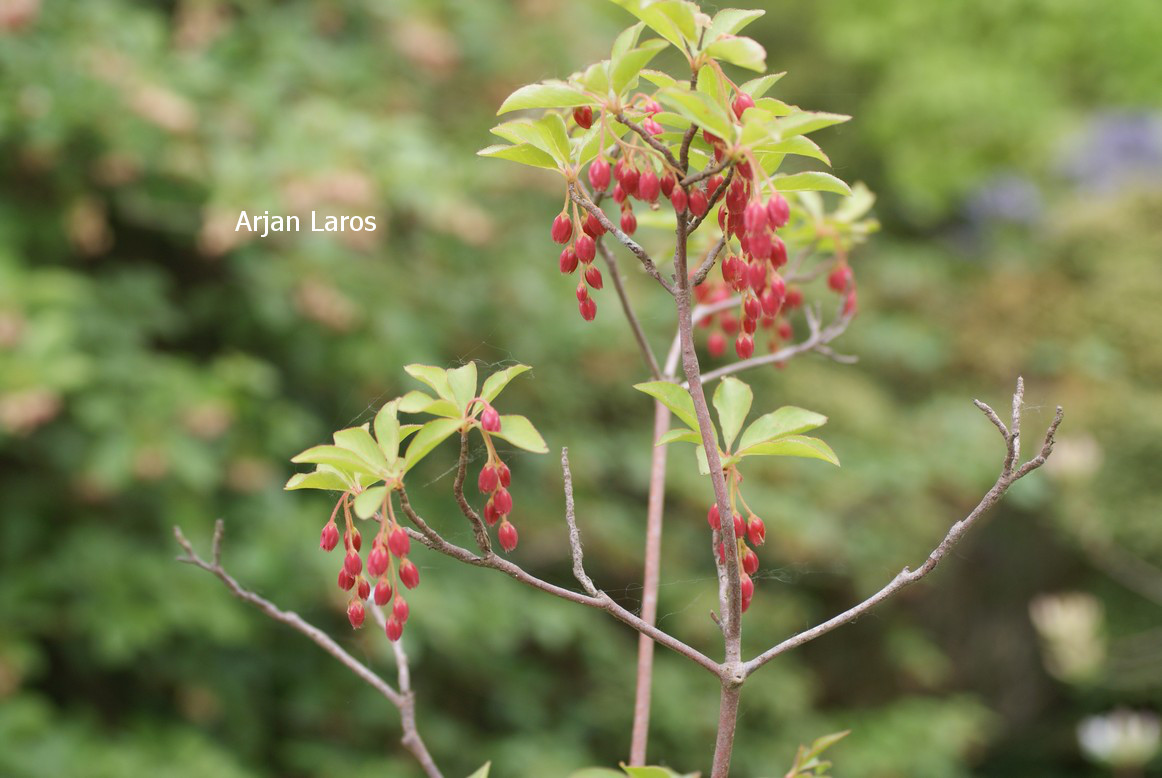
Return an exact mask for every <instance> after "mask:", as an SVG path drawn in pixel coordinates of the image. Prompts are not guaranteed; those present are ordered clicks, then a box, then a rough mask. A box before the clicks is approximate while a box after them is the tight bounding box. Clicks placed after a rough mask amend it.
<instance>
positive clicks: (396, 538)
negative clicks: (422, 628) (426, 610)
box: [319, 496, 420, 640]
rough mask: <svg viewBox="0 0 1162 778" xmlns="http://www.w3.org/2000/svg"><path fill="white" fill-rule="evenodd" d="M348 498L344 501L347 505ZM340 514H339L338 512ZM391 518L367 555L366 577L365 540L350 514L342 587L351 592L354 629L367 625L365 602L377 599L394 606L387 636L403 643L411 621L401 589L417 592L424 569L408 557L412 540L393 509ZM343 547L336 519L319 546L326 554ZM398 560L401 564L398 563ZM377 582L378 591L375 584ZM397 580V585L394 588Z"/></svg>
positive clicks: (350, 615) (349, 607) (349, 610)
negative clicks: (365, 623) (373, 584)
mask: <svg viewBox="0 0 1162 778" xmlns="http://www.w3.org/2000/svg"><path fill="white" fill-rule="evenodd" d="M346 499H347V498H346V496H344V498H343V500H342V501H341V502H342V503H343V504H346ZM336 512H337V511H336ZM386 513H387V516H386V517H385V518H384V519H383V521H382V522H381V523H380V526H379V532H377V533H376V535H375V539H374V540H373V541H372V543H371V551H370V553H368V555H367V570H366V575H364V569H363V557H362V556H360V550H361V548H362V545H363V538H362V536H361V535H360V533H359V530H357V529H355V527H354V526H353V525H352V522H351V517H350V515H348V516H347V531H346V532H345V533H344V534H343V547H344V549H346V552H347V553H346V554H345V555H344V557H343V566H342V567H341V568H340V569H339V581H338V583H339V588H340V589H342V590H343V591H345V592H351V599H350V600H349V601H348V603H347V619H348V621H350V622H351V626H352V628H354V629H358V628H359V627H361V626H363V621H364V618H365V617H366V610H365V608H364V605H363V603H364V601H365V600H367V599H368V598H369V597H374V600H375V604H376V605H380V606H384V605H387V604H388V603H391V611H390V614H389V616H388V619H387V627H386V630H385V631H386V632H387V637H388V639H389V640H399V638H400V635H402V634H403V627H404V624H405V623H406V622H407V620H408V612H409V610H408V604H407V600H405V599H404V598H403V594H402V592H401V591H400V589H399V587H400V586H403V587H404V588H407V589H414V588H416V586H418V585H419V583H420V570H419V568H418V567H416V566H415V564H414V563H413V562H412V561H411V560H410V559H408V558H407V555H408V552H409V551H410V550H411V539H410V538H409V537H408V534H407V533H406V532H405V531H404V529H403V527H401V526H399V524H397V523H396V522H395V520H394V518H392V516H391V511H390V508H389V509H388V511H387V512H386ZM338 544H339V528H338V527H337V526H336V525H335V517H334V516H333V515H332V516H331V519H330V520H329V521H328V522H327V524H326V525H325V526H324V527H323V532H322V534H321V536H320V538H319V547H320V548H321V549H323V550H324V551H331V550H332V549H334V548H335V547H336V546H337V545H338ZM397 560H398V562H397ZM369 579H375V581H376V583H375V587H374V592H373V590H372V586H371V581H370V580H369ZM393 581H396V585H395V586H393Z"/></svg>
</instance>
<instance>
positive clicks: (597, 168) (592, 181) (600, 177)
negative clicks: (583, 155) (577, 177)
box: [589, 157, 610, 192]
mask: <svg viewBox="0 0 1162 778" xmlns="http://www.w3.org/2000/svg"><path fill="white" fill-rule="evenodd" d="M609 174H610V172H609V163H608V162H606V161H605V160H604V159H602V158H601V157H598V158H597V159H595V160H593V161H592V162H590V163H589V185H590V186H591V187H593V188H594V190H596V191H598V192H604V191H605V190H606V189H608V188H609Z"/></svg>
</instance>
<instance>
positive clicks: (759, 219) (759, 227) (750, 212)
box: [742, 200, 767, 232]
mask: <svg viewBox="0 0 1162 778" xmlns="http://www.w3.org/2000/svg"><path fill="white" fill-rule="evenodd" d="M742 223H743V224H744V225H745V226H746V231H747V232H762V231H764V230H766V228H767V209H766V208H765V207H763V204H762V203H760V202H759V201H758V200H751V201H750V203H749V204H747V206H746V210H744V211H743V212H742Z"/></svg>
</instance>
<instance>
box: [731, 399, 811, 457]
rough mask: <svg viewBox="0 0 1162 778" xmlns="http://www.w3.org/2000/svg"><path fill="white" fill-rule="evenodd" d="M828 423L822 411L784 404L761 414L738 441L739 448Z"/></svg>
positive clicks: (802, 431)
mask: <svg viewBox="0 0 1162 778" xmlns="http://www.w3.org/2000/svg"><path fill="white" fill-rule="evenodd" d="M826 423H827V417H826V416H824V415H823V414H821V413H815V412H814V411H809V410H806V409H805V408H798V407H796V406H794V405H784V406H783V407H782V408H779V409H778V410H776V411H771V412H770V413H767V414H764V415H762V416H759V417H758V418H757V419H755V420H754V421H753V422H752V423H751V425H750V426H749V427H747V428H746V431H745V432H743V433H742V439H741V440H739V441H738V447H739V449H746V448H747V447H749V446H753V445H754V444H756V443H765V442H767V441H768V440H773V439H774V438H781V437H784V436H786V435H800V434H802V433H804V432H810V431H811V430H813V429H816V428H818V427H822V426H823V425H824V424H826Z"/></svg>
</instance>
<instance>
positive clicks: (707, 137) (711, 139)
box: [702, 130, 722, 146]
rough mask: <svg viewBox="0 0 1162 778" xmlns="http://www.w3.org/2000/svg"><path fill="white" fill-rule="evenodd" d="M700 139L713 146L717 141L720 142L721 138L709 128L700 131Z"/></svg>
mask: <svg viewBox="0 0 1162 778" xmlns="http://www.w3.org/2000/svg"><path fill="white" fill-rule="evenodd" d="M702 140H704V141H706V142H707V143H709V144H710V145H711V146H713V145H715V144H717V143H722V138H720V137H718V136H717V135H715V134H714V133H712V132H711V131H710V130H703V131H702Z"/></svg>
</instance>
